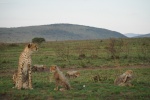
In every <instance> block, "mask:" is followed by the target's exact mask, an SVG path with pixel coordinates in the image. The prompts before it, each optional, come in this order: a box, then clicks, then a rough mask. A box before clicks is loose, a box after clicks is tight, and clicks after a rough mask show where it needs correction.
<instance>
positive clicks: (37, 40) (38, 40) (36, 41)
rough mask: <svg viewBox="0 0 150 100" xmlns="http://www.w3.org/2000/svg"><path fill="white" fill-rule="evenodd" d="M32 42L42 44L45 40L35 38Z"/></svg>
mask: <svg viewBox="0 0 150 100" xmlns="http://www.w3.org/2000/svg"><path fill="white" fill-rule="evenodd" d="M32 42H33V43H38V44H40V43H42V42H45V39H44V38H38V37H36V38H33V39H32Z"/></svg>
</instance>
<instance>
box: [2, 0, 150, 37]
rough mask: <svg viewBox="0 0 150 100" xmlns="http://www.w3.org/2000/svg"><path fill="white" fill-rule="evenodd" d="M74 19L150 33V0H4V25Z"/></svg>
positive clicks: (80, 22)
mask: <svg viewBox="0 0 150 100" xmlns="http://www.w3.org/2000/svg"><path fill="white" fill-rule="evenodd" d="M54 23H70V24H79V25H87V26H94V27H99V28H106V29H110V30H113V31H118V32H121V33H123V34H124V33H138V34H147V33H150V0H0V27H20V26H31V25H45V24H54Z"/></svg>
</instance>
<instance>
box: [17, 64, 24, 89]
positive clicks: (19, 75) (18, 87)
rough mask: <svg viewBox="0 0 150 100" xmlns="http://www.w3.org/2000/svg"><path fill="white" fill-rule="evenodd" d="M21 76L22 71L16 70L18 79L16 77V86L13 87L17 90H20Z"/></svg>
mask: <svg viewBox="0 0 150 100" xmlns="http://www.w3.org/2000/svg"><path fill="white" fill-rule="evenodd" d="M22 74H23V69H22V67H21V68H20V69H18V77H17V82H16V86H15V87H17V89H19V90H20V89H21V88H22Z"/></svg>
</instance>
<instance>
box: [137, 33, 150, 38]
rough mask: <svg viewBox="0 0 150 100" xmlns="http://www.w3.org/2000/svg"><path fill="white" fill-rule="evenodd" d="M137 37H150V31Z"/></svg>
mask: <svg viewBox="0 0 150 100" xmlns="http://www.w3.org/2000/svg"><path fill="white" fill-rule="evenodd" d="M137 37H138V38H143V37H150V33H149V34H144V35H140V36H137Z"/></svg>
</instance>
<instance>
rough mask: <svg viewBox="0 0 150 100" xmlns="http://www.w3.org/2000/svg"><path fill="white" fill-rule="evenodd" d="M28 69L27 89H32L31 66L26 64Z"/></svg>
mask: <svg viewBox="0 0 150 100" xmlns="http://www.w3.org/2000/svg"><path fill="white" fill-rule="evenodd" d="M28 67H29V69H28V71H29V89H33V88H32V75H31V74H32V71H31V65H30V64H28Z"/></svg>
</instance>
